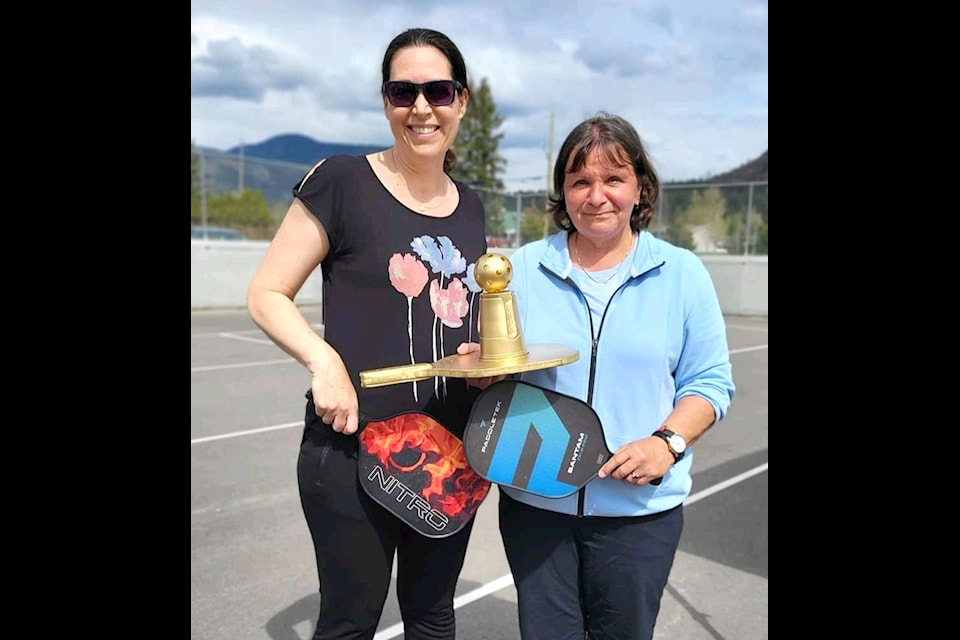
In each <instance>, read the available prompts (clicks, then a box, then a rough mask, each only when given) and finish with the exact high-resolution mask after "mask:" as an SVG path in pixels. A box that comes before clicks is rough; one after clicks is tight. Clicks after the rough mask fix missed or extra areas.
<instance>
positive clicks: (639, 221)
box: [547, 111, 660, 231]
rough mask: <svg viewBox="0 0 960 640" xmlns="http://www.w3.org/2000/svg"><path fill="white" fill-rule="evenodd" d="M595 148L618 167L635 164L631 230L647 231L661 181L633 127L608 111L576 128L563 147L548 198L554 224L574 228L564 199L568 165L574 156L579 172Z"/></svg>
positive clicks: (556, 164) (554, 167)
mask: <svg viewBox="0 0 960 640" xmlns="http://www.w3.org/2000/svg"><path fill="white" fill-rule="evenodd" d="M594 149H602V150H603V151H604V154H605V156H606V159H607V160H608V161H610V162H612V163H614V164H616V165H620V166H624V165H626V164H632V165H633V172H634V174H636V176H637V182H638V183H640V204H639V205H637V206H635V207H634V208H633V211H632V212H631V213H630V228H631V229H633V230H634V231H640V230H641V229H646V228H647V225H648V224H650V219H651V218H653V214H654V212H655V210H654V205H656V203H657V196H658V195H659V193H660V179H659V178H658V177H657V172H656V171H655V170H654V168H653V164H652V163H651V162H650V158H649V156H648V155H647V151H646V149H644V147H643V142H641V140H640V135H639V134H637V130H636V129H634V128H633V125H632V124H630V123H629V122H627V121H626V120H624V119H623V118H621V117H620V116H615V115H612V114H609V113H606V112H605V111H600V112H599V113H597V115H595V116H593V117H592V118H587V119H586V120H584V121H583V122H581V123H580V124H578V125H577V126H576V127H574V128H573V131H571V132H570V133H569V134H568V135H567V139H566V140H564V141H563V146H561V147H560V153H559V154H558V155H557V162H556V163H555V164H554V165H553V194H552V195H550V196H549V197H548V198H547V213H549V214H550V215H551V216H552V217H553V222H554V224H556V225H557V227H558V228H560V229H564V230H565V231H570V230H571V229H575V226H574V224H573V222H572V221H571V220H570V216H568V215H567V203H566V200H565V199H564V197H563V182H564V178H565V177H566V174H567V163H568V162H570V156H571V155H572V156H573V161H572V163H571V164H570V171H579V170H580V169H581V168H582V167H583V165H584V164H585V163H586V161H587V156H588V155H590V153H591V152H592V151H593V150H594Z"/></svg>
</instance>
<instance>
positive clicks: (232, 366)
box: [190, 344, 768, 444]
mask: <svg viewBox="0 0 960 640" xmlns="http://www.w3.org/2000/svg"><path fill="white" fill-rule="evenodd" d="M767 348H768V345H765V344H761V345H757V346H755V347H744V348H742V349H731V350H730V355H734V354H737V353H746V352H747V351H758V350H760V349H767ZM291 362H296V360H294V359H293V358H287V359H286V360H264V361H262V362H246V363H243V362H241V363H237V364H221V365H214V366H210V367H191V368H190V373H194V372H197V371H217V370H219V369H239V368H241V367H257V366H263V365H270V364H290V363H291ZM300 425H303V422H289V423H287V424H279V425H276V426H273V427H264V428H262V429H252V430H249V431H234V432H233V433H223V434H220V435H218V436H209V437H207V438H195V439H193V440H191V441H190V444H196V443H198V442H208V441H210V440H223V439H224V438H237V437H240V436H246V435H250V434H254V433H261V432H263V431H273V430H274V429H286V428H289V427H296V426H300Z"/></svg>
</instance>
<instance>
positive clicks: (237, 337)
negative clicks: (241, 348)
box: [217, 333, 273, 346]
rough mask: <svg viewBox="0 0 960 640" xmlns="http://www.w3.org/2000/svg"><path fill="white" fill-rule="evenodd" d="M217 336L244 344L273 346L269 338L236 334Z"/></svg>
mask: <svg viewBox="0 0 960 640" xmlns="http://www.w3.org/2000/svg"><path fill="white" fill-rule="evenodd" d="M217 335H219V336H220V337H221V338H227V339H228V340H242V341H244V342H256V343H257V344H269V345H271V346H273V341H272V340H270V339H268V338H248V337H246V336H241V335H237V334H235V333H220V334H217ZM260 335H263V334H260Z"/></svg>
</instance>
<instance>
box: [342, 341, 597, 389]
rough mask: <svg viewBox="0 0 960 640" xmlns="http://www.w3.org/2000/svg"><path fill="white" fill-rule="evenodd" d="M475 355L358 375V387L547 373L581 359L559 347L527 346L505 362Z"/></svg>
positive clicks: (567, 348)
mask: <svg viewBox="0 0 960 640" xmlns="http://www.w3.org/2000/svg"><path fill="white" fill-rule="evenodd" d="M481 355H482V354H481V352H480V351H475V352H473V353H469V354H467V355H465V356H462V355H459V354H454V355H452V356H447V357H446V358H440V359H439V360H437V361H436V362H433V363H422V364H407V365H399V366H396V367H384V368H382V369H368V370H367V371H361V372H360V386H361V387H364V388H370V387H384V386H387V385H391V384H399V383H401V382H411V381H415V380H426V379H427V378H432V377H434V376H445V377H448V378H489V377H492V376H502V375H508V374H511V373H523V372H524V371H537V370H539V369H549V368H550V367H559V366H560V365H564V364H570V363H571V362H576V361H577V360H579V359H580V352H579V351H577V350H576V349H571V348H570V347H567V346H565V345H562V344H552V343H546V344H531V345H527V355H525V356H511V357H505V358H490V357H489V356H488V357H487V358H481Z"/></svg>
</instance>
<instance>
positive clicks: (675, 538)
mask: <svg viewBox="0 0 960 640" xmlns="http://www.w3.org/2000/svg"><path fill="white" fill-rule="evenodd" d="M554 185H556V187H555V193H554V195H553V196H552V197H551V198H550V200H549V202H548V211H549V212H550V214H551V215H552V216H553V220H554V222H555V223H556V224H557V226H558V227H559V228H560V229H561V231H560V232H558V233H556V234H554V235H552V236H549V237H547V238H544V239H542V240H538V241H536V242H531V243H529V244H527V245H524V246H523V247H521V248H520V249H518V250H517V251H516V252H515V253H514V254H513V255H512V256H511V257H510V261H511V263H512V265H513V276H512V280H511V285H510V288H511V289H512V290H513V291H514V292H515V294H516V300H517V309H518V313H519V317H520V322H521V325H522V328H523V335H524V339H525V340H526V342H527V343H529V344H533V343H561V344H565V345H568V346H571V347H574V348H576V349H578V350H579V352H580V359H579V360H577V361H576V362H574V363H572V364H568V365H564V366H561V367H555V368H552V369H543V370H539V371H532V372H527V373H523V374H520V378H521V379H523V380H525V381H527V382H531V383H534V384H537V385H540V386H543V387H547V388H549V389H553V390H556V391H560V392H562V393H565V394H568V395H571V396H575V397H577V398H580V399H582V400H584V401H586V402H587V403H589V404H590V405H592V406H593V408H594V409H595V410H596V412H597V414H598V415H599V417H600V420H601V422H602V423H603V429H604V436H605V438H606V442H607V446H608V448H609V449H610V451H612V452H614V455H613V456H612V457H611V458H610V460H608V461H607V463H606V464H604V466H603V468H602V469H601V470H600V473H599V477H597V478H594V479H593V480H592V481H590V482H589V483H587V485H586V486H585V487H584V488H583V489H581V490H580V491H578V492H577V493H575V494H573V495H571V496H568V497H565V498H544V497H540V496H537V495H534V494H532V493H527V492H524V491H521V490H517V489H512V488H509V487H502V486H501V487H500V496H501V498H500V504H499V509H500V532H501V535H502V537H503V543H504V548H505V551H506V555H507V559H508V561H509V563H510V569H511V571H512V572H513V577H514V582H515V584H516V587H517V594H518V606H519V618H520V632H521V637H522V638H523V640H564V639H569V640H574V639H576V640H583V639H584V638H585V637H589V638H590V640H614V639H617V640H623V639H624V638H631V639H643V640H649V639H650V638H652V637H653V629H654V624H655V623H656V619H657V613H658V612H659V609H660V600H661V596H662V594H663V590H664V587H665V586H666V583H667V578H668V576H669V574H670V569H671V567H672V565H673V559H674V556H675V554H676V550H677V546H678V544H679V541H680V533H681V530H682V527H683V506H682V504H683V501H684V499H685V498H686V497H687V496H688V495H689V493H690V488H691V477H690V467H691V465H692V463H693V450H692V448H691V445H693V443H694V442H696V441H697V439H699V438H700V437H701V436H702V435H703V433H704V432H705V431H706V430H707V429H708V428H710V427H711V426H712V425H714V424H716V423H717V422H719V421H720V420H721V419H722V418H723V417H724V415H725V414H726V412H727V408H728V407H729V405H730V400H731V398H732V397H733V394H734V384H733V378H732V372H731V366H730V359H729V353H728V348H727V339H726V328H725V326H724V320H723V315H722V313H721V310H720V304H719V302H718V300H717V295H716V290H715V289H714V286H713V283H712V281H711V279H710V275H709V273H708V272H707V269H706V268H705V267H704V265H703V262H702V261H701V260H700V259H699V258H698V257H697V256H696V255H695V254H694V253H692V252H691V251H689V250H687V249H683V248H680V247H676V246H674V245H672V244H670V243H668V242H666V241H664V240H660V239H658V238H656V237H654V236H653V235H652V234H651V233H650V232H649V231H647V225H648V224H649V223H650V219H651V217H652V216H653V214H654V207H655V204H656V201H657V195H658V191H659V181H658V178H657V174H656V172H655V171H654V168H653V165H652V164H651V162H650V159H649V157H648V155H647V152H646V150H645V149H644V146H643V143H642V142H641V140H640V137H639V135H638V134H637V132H636V130H635V129H634V127H633V126H632V125H631V124H630V123H629V122H627V121H626V120H624V119H623V118H620V117H618V116H615V115H609V114H605V113H600V114H599V115H597V116H596V117H592V118H589V119H587V120H585V121H583V122H582V123H580V124H579V125H577V126H576V127H575V128H574V129H573V131H571V132H570V134H569V135H568V136H567V138H566V140H565V141H564V143H563V146H562V147H561V148H560V152H559V155H558V157H557V162H556V165H555V166H554ZM657 478H662V481H661V482H660V483H659V484H651V481H652V480H655V479H657Z"/></svg>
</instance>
